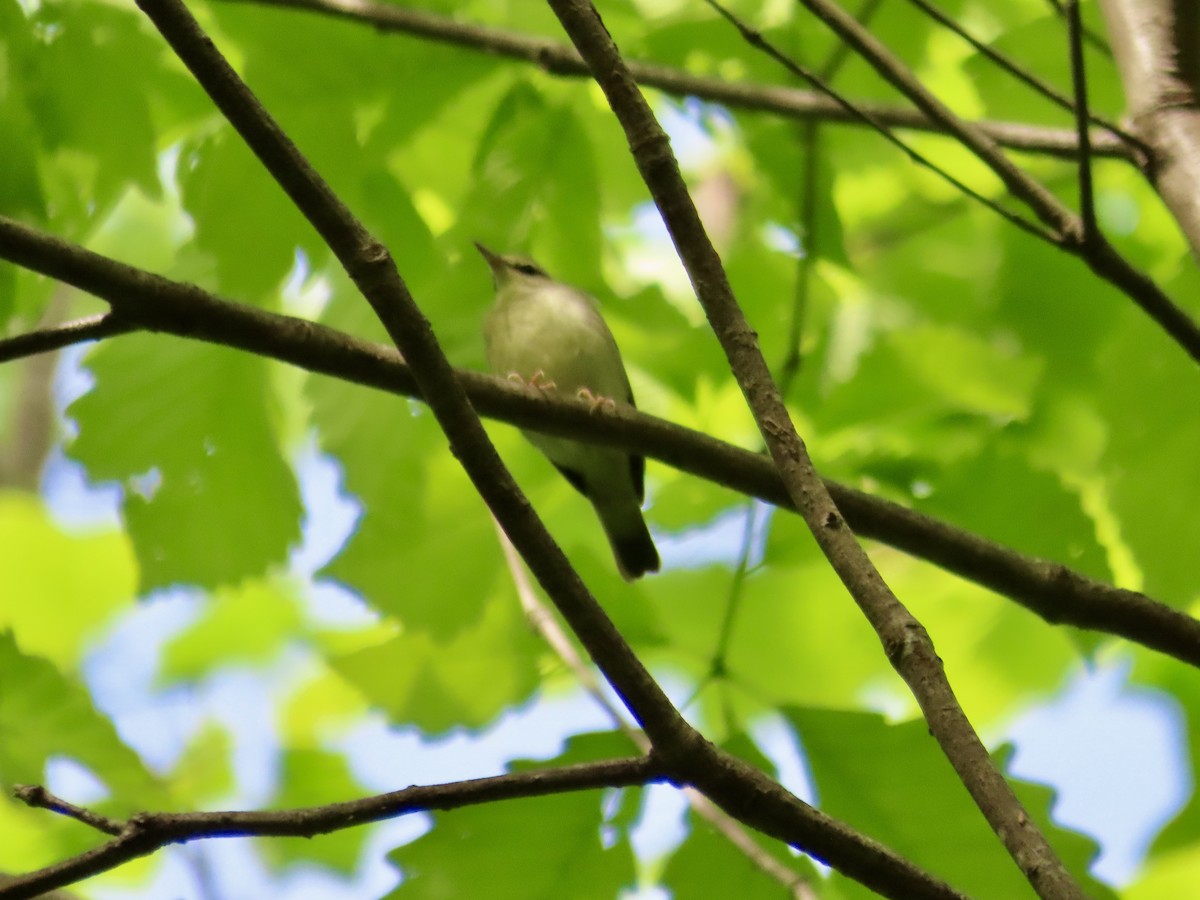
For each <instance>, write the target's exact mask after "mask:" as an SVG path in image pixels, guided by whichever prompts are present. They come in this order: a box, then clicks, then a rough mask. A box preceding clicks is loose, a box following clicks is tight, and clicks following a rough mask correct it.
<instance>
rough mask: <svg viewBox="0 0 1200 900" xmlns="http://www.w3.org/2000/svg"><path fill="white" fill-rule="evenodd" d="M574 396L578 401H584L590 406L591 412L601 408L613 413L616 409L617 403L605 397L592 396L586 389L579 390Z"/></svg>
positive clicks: (599, 395) (600, 395)
mask: <svg viewBox="0 0 1200 900" xmlns="http://www.w3.org/2000/svg"><path fill="white" fill-rule="evenodd" d="M575 396H576V397H578V398H579V399H580V400H586V401H587V402H588V403H590V404H591V405H592V408H591V412H595V411H596V410H598V409H600V408H603V409H604V410H605V411H606V412H614V411H616V408H617V401H615V400H614V399H613V398H612V397H605V396H603V395H602V394H593V393H592V392H591V391H589V390H588V389H587V388H580V389H579V390H578V391H577V392H576V393H575Z"/></svg>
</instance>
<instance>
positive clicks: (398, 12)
mask: <svg viewBox="0 0 1200 900" xmlns="http://www.w3.org/2000/svg"><path fill="white" fill-rule="evenodd" d="M226 2H240V3H249V4H254V5H260V6H268V7H270V6H278V7H285V8H290V9H299V10H305V11H308V12H312V13H318V14H321V15H327V16H335V17H337V18H343V19H348V20H350V21H353V22H361V23H364V24H367V25H370V26H371V27H372V28H375V29H376V30H378V31H383V32H388V33H396V34H412V35H417V36H418V37H422V38H426V39H428V40H431V41H440V42H442V43H445V44H449V45H451V46H455V47H462V48H465V49H468V50H477V51H479V52H482V53H488V54H491V55H493V56H499V57H504V58H506V59H514V60H520V61H522V62H526V63H530V64H532V65H536V66H540V67H541V68H542V69H544V70H545V71H547V72H549V73H551V74H553V75H558V76H562V77H568V78H572V77H573V78H586V77H588V75H589V72H588V69H587V66H586V65H585V64H584V62H583V59H582V58H581V57H580V56H579V53H578V52H577V51H576V50H575V48H574V47H572V46H570V45H569V44H562V43H560V42H557V41H551V40H549V39H547V38H542V37H534V36H531V35H528V34H523V33H521V32H515V31H505V30H503V29H499V28H490V27H487V26H484V25H472V24H468V23H465V22H462V21H459V20H457V19H450V18H447V17H445V16H440V15H437V14H436V13H431V12H426V11H424V10H418V9H410V8H407V7H403V6H399V5H396V4H393V3H382V2H378V0H226ZM629 68H630V71H631V72H633V74H634V77H635V78H637V80H638V83H639V84H644V85H647V86H649V87H653V88H657V89H658V90H660V91H663V92H664V93H667V94H671V95H673V96H677V97H698V98H700V99H701V100H708V101H711V102H713V103H721V104H723V105H725V106H728V107H730V108H733V109H746V110H754V111H758V112H769V113H773V114H776V115H780V116H784V117H787V118H793V119H799V120H804V121H810V120H819V121H828V122H837V123H842V124H848V125H856V124H862V121H861V119H859V118H858V117H857V116H854V115H852V114H850V113H848V112H847V111H846V110H845V109H844V108H843V107H841V106H840V105H838V104H836V103H834V102H832V101H830V100H829V99H828V98H827V97H824V96H821V95H820V94H816V93H813V92H811V91H802V90H796V89H795V88H789V87H782V86H779V85H766V84H744V83H742V84H739V83H736V82H729V81H724V80H722V79H720V78H707V77H704V76H701V75H693V74H691V73H690V72H686V71H684V70H682V69H675V68H672V67H670V66H664V65H659V64H656V63H650V62H630V63H629ZM855 105H856V106H857V107H858V108H859V109H861V110H863V111H864V112H866V113H868V114H869V115H870V116H871V117H872V118H873V119H875V120H876V121H878V122H881V123H883V124H884V125H886V126H888V127H892V128H904V129H909V130H913V131H934V132H944V130H945V129H944V128H943V127H942V126H940V125H938V124H937V123H935V122H933V121H931V120H930V119H928V118H926V117H925V116H923V115H922V114H921V113H919V112H916V111H914V110H911V109H901V108H898V107H896V106H890V105H888V104H882V103H867V102H859V103H856V104H855ZM976 125H977V126H978V127H979V128H980V129H982V130H983V131H985V132H986V133H988V134H989V135H991V137H992V138H993V140H995V141H996V143H998V144H1000V145H1001V146H1004V147H1010V148H1012V149H1014V150H1023V151H1025V152H1028V153H1042V154H1046V155H1049V156H1055V157H1061V158H1073V157H1074V156H1075V153H1076V136H1075V133H1074V132H1073V131H1071V130H1069V129H1063V128H1043V127H1040V126H1037V125H1027V124H1025V123H1021V122H995V121H981V122H977V123H976ZM1093 149H1094V152H1095V153H1096V155H1097V156H1104V157H1113V158H1121V159H1126V160H1128V161H1131V162H1136V161H1137V159H1136V156H1135V154H1133V153H1132V152H1131V150H1130V148H1129V146H1128V145H1127V143H1126V142H1124V141H1122V140H1120V139H1119V138H1117V137H1115V136H1114V135H1112V134H1108V133H1101V134H1098V135H1097V136H1096V138H1095V147H1094V148H1093Z"/></svg>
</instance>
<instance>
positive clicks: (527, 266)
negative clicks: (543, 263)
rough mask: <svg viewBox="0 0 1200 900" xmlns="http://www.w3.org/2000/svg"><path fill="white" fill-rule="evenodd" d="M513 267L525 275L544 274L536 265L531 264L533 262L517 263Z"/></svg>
mask: <svg viewBox="0 0 1200 900" xmlns="http://www.w3.org/2000/svg"><path fill="white" fill-rule="evenodd" d="M513 268H514V269H516V270H517V271H518V272H521V273H523V274H525V275H544V274H545V273H544V272H543V271H542V270H541V269H539V268H538V267H537V266H535V265H533V263H517V264H516V265H515V266H513Z"/></svg>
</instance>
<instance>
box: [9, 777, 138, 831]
mask: <svg viewBox="0 0 1200 900" xmlns="http://www.w3.org/2000/svg"><path fill="white" fill-rule="evenodd" d="M12 795H13V797H14V798H15V799H17V800H20V801H21V802H22V803H24V804H25V805H26V806H31V807H33V808H34V809H48V810H50V812H56V813H58V814H59V815H60V816H65V817H66V818H68V819H74V820H75V821H76V822H82V823H83V824H84V825H87V826H88V827H89V828H95V829H96V830H97V831H102V832H104V833H105V834H107V835H112V836H114V837H115V836H116V835H118V834H120V833H121V832H122V831H124V830H125V823H124V822H118V821H117V820H116V819H110V818H109V817H108V816H105V815H101V814H100V813H98V812H93V811H92V810H90V809H85V808H84V807H82V806H76V805H75V804H74V803H68V802H67V801H66V800H63V799H62V798H61V797H56V796H54V794H52V793H50V792H49V791H48V790H46V789H45V788H44V787H43V786H42V785H40V784H17V785H13V789H12Z"/></svg>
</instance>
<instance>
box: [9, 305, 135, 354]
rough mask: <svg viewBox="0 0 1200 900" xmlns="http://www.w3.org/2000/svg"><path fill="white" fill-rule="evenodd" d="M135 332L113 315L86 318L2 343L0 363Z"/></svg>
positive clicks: (131, 327) (122, 320)
mask: <svg viewBox="0 0 1200 900" xmlns="http://www.w3.org/2000/svg"><path fill="white" fill-rule="evenodd" d="M136 330H137V326H136V325H134V324H133V323H131V322H128V321H125V320H124V319H122V318H121V317H120V316H118V315H114V314H113V313H101V314H100V315H96V316H86V317H84V318H82V319H76V320H75V321H73V322H67V323H66V324H64V325H58V326H55V327H53V328H39V329H38V330H36V331H30V332H26V333H25V334H18V335H14V336H12V337H8V338H2V339H0V363H6V362H10V361H12V360H14V359H21V358H23V357H26V356H34V355H36V354H38V353H49V352H51V351H54V350H61V349H62V348H63V347H69V346H71V345H72V344H82V343H84V342H86V341H98V340H100V339H101V338H106V337H112V336H113V335H115V334H125V333H126V332H129V331H136Z"/></svg>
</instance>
